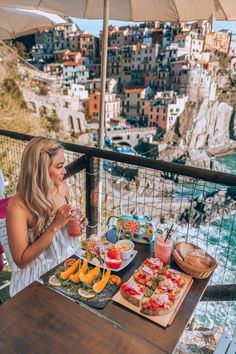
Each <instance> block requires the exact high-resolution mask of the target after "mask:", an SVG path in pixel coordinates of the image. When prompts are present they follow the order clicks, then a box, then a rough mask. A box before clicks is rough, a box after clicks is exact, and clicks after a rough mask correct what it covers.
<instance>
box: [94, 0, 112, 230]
mask: <svg viewBox="0 0 236 354" xmlns="http://www.w3.org/2000/svg"><path fill="white" fill-rule="evenodd" d="M109 5H110V0H104V10H103V36H102V62H101V95H100V113H99V132H98V147H99V148H100V149H102V148H103V144H104V131H105V125H106V121H105V93H106V73H107V47H108V20H109ZM98 173H99V186H98V229H97V231H98V235H101V226H102V189H103V186H102V184H103V181H102V160H101V159H100V160H99V170H98Z"/></svg>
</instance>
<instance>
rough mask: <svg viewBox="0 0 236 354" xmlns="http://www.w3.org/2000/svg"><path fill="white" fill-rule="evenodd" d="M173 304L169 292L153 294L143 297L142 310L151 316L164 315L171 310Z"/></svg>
mask: <svg viewBox="0 0 236 354" xmlns="http://www.w3.org/2000/svg"><path fill="white" fill-rule="evenodd" d="M173 305H174V302H173V301H172V300H170V299H169V297H168V295H167V294H153V295H152V296H151V297H150V298H144V299H143V301H142V306H141V310H140V311H141V312H142V313H144V314H145V315H149V316H163V315H166V314H167V313H169V312H170V310H171V308H172V306H173Z"/></svg>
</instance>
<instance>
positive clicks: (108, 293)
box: [40, 254, 119, 309]
mask: <svg viewBox="0 0 236 354" xmlns="http://www.w3.org/2000/svg"><path fill="white" fill-rule="evenodd" d="M69 258H75V259H78V258H79V257H78V256H76V255H74V254H73V255H72V256H70V257H68V258H67V259H69ZM65 261H66V259H65V260H64V261H63V262H62V263H60V264H58V265H57V266H56V267H54V268H52V269H51V270H49V271H48V272H47V273H45V274H43V275H42V276H41V277H40V278H41V279H42V280H43V283H44V285H45V286H47V287H48V288H50V289H53V290H55V291H56V292H58V293H60V294H63V295H65V296H67V297H69V298H70V299H72V300H73V301H75V302H78V303H80V302H82V303H84V304H86V305H88V306H91V307H93V308H96V309H103V308H104V307H105V306H106V305H107V304H108V303H109V301H110V300H111V299H112V297H113V295H114V294H115V293H116V291H117V290H118V289H119V286H117V285H114V284H113V285H110V284H109V285H107V286H106V287H105V289H104V290H103V291H102V292H101V293H100V294H97V295H96V297H95V298H93V299H84V298H82V297H80V296H79V294H78V289H80V288H82V286H81V283H78V284H74V283H72V282H70V281H68V283H65V284H62V285H61V286H52V285H50V284H49V278H50V277H51V276H52V275H53V274H55V273H56V271H57V270H58V268H59V267H60V268H63V267H64V262H65ZM89 268H90V269H92V268H94V265H93V264H91V263H89ZM64 269H65V268H64ZM61 270H62V271H63V269H61ZM101 271H102V269H101ZM101 271H100V272H101ZM67 284H69V285H70V288H68V287H67Z"/></svg>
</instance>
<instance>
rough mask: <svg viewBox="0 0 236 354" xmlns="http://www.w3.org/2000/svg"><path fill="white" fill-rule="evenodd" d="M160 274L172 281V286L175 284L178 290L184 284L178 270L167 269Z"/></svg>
mask: <svg viewBox="0 0 236 354" xmlns="http://www.w3.org/2000/svg"><path fill="white" fill-rule="evenodd" d="M162 274H163V275H164V276H165V277H167V278H169V279H171V280H172V281H173V283H174V284H176V285H177V286H178V287H179V288H182V287H183V286H184V284H185V280H184V279H183V277H182V276H181V274H180V272H179V271H178V270H175V269H172V268H169V269H165V270H164V271H163V272H162Z"/></svg>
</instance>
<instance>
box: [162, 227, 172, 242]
mask: <svg viewBox="0 0 236 354" xmlns="http://www.w3.org/2000/svg"><path fill="white" fill-rule="evenodd" d="M173 226H174V223H173V224H172V225H171V227H170V228H169V230H168V231H167V233H166V237H165V239H164V242H166V241H167V239H168V237H169V235H170V233H171V230H172V229H173Z"/></svg>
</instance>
